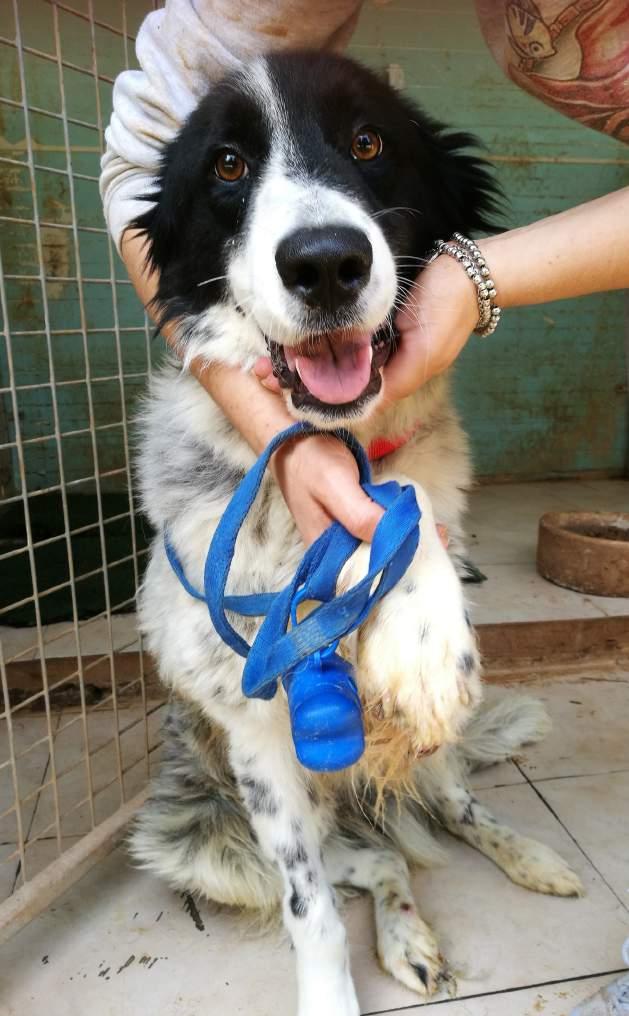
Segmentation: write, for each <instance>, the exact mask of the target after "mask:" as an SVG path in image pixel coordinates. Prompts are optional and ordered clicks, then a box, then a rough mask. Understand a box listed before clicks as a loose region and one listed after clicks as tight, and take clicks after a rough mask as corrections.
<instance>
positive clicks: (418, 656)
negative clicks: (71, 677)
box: [358, 527, 481, 756]
mask: <svg viewBox="0 0 629 1016" xmlns="http://www.w3.org/2000/svg"><path fill="white" fill-rule="evenodd" d="M426 528H427V532H426V533H425V535H424V534H422V542H423V543H424V546H421V545H420V551H419V552H418V554H417V556H416V558H415V560H414V561H413V563H412V565H411V567H410V568H409V569H408V571H407V573H406V574H405V575H404V577H403V578H402V579H401V581H400V582H399V583H398V585H397V586H396V587H395V589H393V590H392V591H391V592H390V593H389V594H388V595H387V597H385V599H384V600H383V602H382V603H381V604H380V605H379V607H378V609H377V611H374V613H373V614H372V616H371V617H370V618H369V619H368V621H367V622H366V624H365V625H363V627H362V629H361V631H360V634H359V639H358V674H359V680H360V683H361V690H362V692H363V694H364V696H365V698H366V699H367V700H368V701H369V700H372V701H373V700H375V701H378V702H379V708H380V711H381V714H382V715H383V716H384V717H386V718H388V719H391V720H393V721H394V722H396V723H397V724H398V725H399V726H400V727H402V728H404V729H406V730H407V731H408V732H409V734H410V736H411V738H412V742H413V745H414V750H415V752H416V754H417V755H418V756H419V755H421V754H422V753H427V752H430V751H433V750H435V749H436V748H438V747H440V745H443V744H450V743H453V742H454V741H456V740H457V738H458V735H459V733H460V731H461V729H462V728H463V726H464V724H465V722H466V720H467V719H468V718H469V715H470V712H471V710H472V709H473V707H474V706H475V705H476V704H477V703H478V702H479V701H480V696H481V683H480V658H479V653H478V647H477V645H476V639H475V636H474V632H473V631H472V629H471V628H470V625H469V623H468V620H467V616H466V612H465V605H464V600H463V592H462V589H461V584H460V581H459V579H458V577H457V575H456V573H455V570H454V567H453V565H452V562H451V561H450V559H449V557H448V555H447V553H446V551H445V550H444V549H443V547H441V545H440V544H439V539H438V536H437V534H436V530H434V531H433V532H431V531H430V530H429V529H428V527H426Z"/></svg>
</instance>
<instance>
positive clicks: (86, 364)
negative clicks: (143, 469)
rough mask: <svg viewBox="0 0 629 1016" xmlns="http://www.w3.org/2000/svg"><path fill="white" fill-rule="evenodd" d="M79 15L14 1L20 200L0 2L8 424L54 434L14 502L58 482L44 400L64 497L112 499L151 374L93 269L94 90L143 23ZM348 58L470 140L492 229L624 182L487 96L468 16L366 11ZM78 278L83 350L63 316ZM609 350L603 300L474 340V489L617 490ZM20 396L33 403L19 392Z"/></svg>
mask: <svg viewBox="0 0 629 1016" xmlns="http://www.w3.org/2000/svg"><path fill="white" fill-rule="evenodd" d="M88 3H89V0H68V3H64V5H63V7H58V9H57V22H56V25H55V23H54V21H53V11H52V7H51V5H50V4H49V3H47V2H45V0H20V4H19V10H20V23H21V31H22V36H23V39H22V41H23V45H24V47H25V48H26V49H25V55H24V72H25V81H26V97H27V104H28V106H29V107H30V109H31V112H30V129H31V132H32V140H33V149H34V157H35V162H36V165H37V169H36V171H35V175H36V184H37V185H36V195H35V199H33V196H32V193H31V186H30V180H29V174H28V169H27V167H26V165H25V162H26V152H27V143H26V130H25V122H24V112H23V109H22V108H21V106H22V90H21V82H20V69H19V66H18V61H17V54H16V49H15V46H14V45H13V40H14V38H15V25H14V22H13V15H12V5H11V3H9V2H8V0H4V2H0V35H1V36H2V37H3V38H4V40H5V41H4V42H3V43H0V96H2V99H1V100H0V157H1V158H0V216H1V218H0V230H1V234H0V252H1V255H2V261H3V268H4V272H5V274H6V275H7V276H8V278H7V280H6V292H7V300H8V325H9V329H10V331H11V334H12V336H13V340H12V344H13V356H14V367H15V380H16V383H17V385H18V386H19V387H18V411H19V414H20V421H21V426H22V436H23V437H25V438H28V437H29V436H31V437H37V436H41V435H42V434H50V435H53V436H51V438H50V440H47V441H44V442H40V443H33V444H31V445H28V444H27V445H25V455H26V468H27V473H28V486H29V489H30V490H34V489H38V488H41V487H44V486H49V485H51V484H53V483H55V482H58V473H59V464H58V455H57V450H56V447H55V441H54V426H53V422H54V421H53V396H54V397H55V398H56V404H57V408H58V413H59V418H60V421H61V432H62V434H64V435H67V436H63V437H62V439H61V443H62V454H63V464H64V469H65V472H66V478H70V479H79V478H81V477H89V476H90V475H91V474H93V472H94V470H97V471H98V472H99V473H100V474H102V475H103V484H102V485H103V487H104V488H105V489H107V488H111V487H113V488H115V487H116V486H117V485H118V484H119V483H120V484H122V483H124V482H125V470H124V467H125V447H124V433H125V428H124V426H123V425H122V424H123V418H124V417H126V414H128V413H129V412H130V411H132V409H133V405H134V403H135V400H136V398H137V395H138V393H139V392H140V391H141V390H142V388H143V386H144V383H145V376H146V371H147V365H148V362H149V356H150V343H149V341H148V339H147V333H146V330H145V327H144V317H143V313H142V308H141V307H140V304H139V302H138V300H137V299H136V297H135V295H134V293H133V291H132V289H131V286H130V285H129V284H128V282H126V280H125V274H124V270H123V268H122V266H121V264H120V263H119V261H118V259H117V258H116V257H115V256H114V257H113V259H112V258H111V248H110V244H109V242H108V239H107V236H106V233H105V231H104V225H103V220H102V213H101V208H100V201H99V196H98V186H97V177H98V161H99V154H100V149H101V145H102V129H103V126H104V125H105V124H106V122H107V120H108V117H109V113H110V108H111V87H112V82H113V78H114V77H115V75H116V73H117V72H118V71H119V70H121V69H123V68H124V67H126V66H134V53H133V43H132V37H133V35H134V34H135V32H136V30H137V26H138V24H139V23H140V21H141V19H142V17H143V15H144V13H145V11H146V10H147V9H148V8H150V7H151V6H152V4H151V3H150V2H149V0H126V3H125V2H124V0H94V2H93V6H92V8H91V9H92V12H93V24H92V23H91V22H90V19H89V17H87V16H86V15H87V14H88V13H89V10H90V8H89V7H88ZM437 8H438V9H437ZM57 42H58V43H59V50H60V55H61V74H62V78H63V84H64V91H65V101H66V110H65V112H66V115H67V120H68V131H69V138H70V157H71V172H72V176H73V185H74V195H75V202H76V208H77V218H78V241H79V242H78V247H79V251H78V254H79V258H78V259H79V265H78V266H77V263H76V260H77V259H76V251H75V246H74V243H73V233H72V230H71V228H70V226H71V222H72V216H71V200H70V177H69V175H68V172H67V170H68V165H67V153H66V147H65V143H64V133H63V120H62V118H61V114H62V92H61V89H60V66H59V61H58V59H57V57H58V53H57ZM352 52H353V54H354V55H355V56H356V57H358V58H359V59H362V60H364V61H365V62H366V63H369V64H370V65H372V66H375V67H377V68H381V69H383V70H384V69H386V68H387V67H389V66H390V65H392V64H394V65H397V67H398V68H399V69H401V73H402V74H403V77H404V82H405V88H406V89H407V91H408V93H409V94H410V95H411V96H412V97H413V98H414V99H416V100H417V101H419V102H420V103H422V104H423V105H425V106H426V108H427V109H428V110H429V111H430V112H432V113H433V114H434V115H436V116H438V117H440V118H442V119H443V120H444V121H446V122H448V123H451V124H453V125H456V126H459V127H465V128H468V129H470V130H472V131H474V132H475V133H476V134H478V136H479V137H480V138H481V139H482V140H483V142H484V143H485V144H486V146H487V149H488V152H489V156H490V158H491V159H492V160H494V161H495V164H496V169H497V172H498V176H499V179H500V180H501V182H502V184H503V186H504V189H505V191H506V193H507V195H508V196H509V199H510V204H511V212H510V218H509V224H510V225H518V224H521V223H525V222H529V221H531V220H533V219H535V218H538V217H540V216H543V215H547V214H551V213H553V212H556V211H560V210H561V209H563V208H567V207H570V206H571V205H574V204H577V203H578V202H581V201H584V200H587V199H588V198H592V197H595V196H597V195H599V194H603V193H606V192H608V191H611V190H613V189H615V188H618V187H620V186H623V185H625V184H626V183H628V182H629V150H628V149H627V148H626V147H624V146H622V145H620V144H619V143H616V142H614V141H612V140H611V139H609V138H606V137H603V136H599V135H597V134H596V133H594V132H593V131H589V130H587V129H586V128H583V127H581V126H579V125H577V124H573V123H571V122H569V121H567V120H565V119H563V118H562V117H561V116H559V114H557V113H555V112H553V111H552V110H550V109H547V108H545V107H544V106H543V105H542V104H541V103H538V102H536V101H535V100H533V99H532V98H530V97H529V96H527V95H525V94H524V93H522V92H520V91H519V90H518V89H517V88H516V87H515V86H514V85H512V84H511V83H510V82H509V81H507V80H506V79H505V78H504V77H503V75H502V73H501V71H500V70H499V68H498V67H497V66H496V65H495V64H494V63H493V60H492V58H491V56H490V54H489V53H488V51H487V50H486V48H485V46H484V43H483V41H482V38H481V36H480V32H479V30H478V26H477V23H476V17H475V13H474V7H473V3H472V0H442V2H441V3H440V4H438V5H437V4H436V3H435V2H434V0H433V2H432V4H431V2H430V0H417V2H414V3H413V2H412V0H406V3H404V0H401V2H398V3H387V4H382V3H367V4H366V5H365V10H364V13H363V16H362V19H361V22H360V25H359V28H358V31H357V33H356V36H355V39H354V42H353V45H352ZM398 73H399V71H398ZM33 109H37V110H40V112H36V111H33ZM51 114H52V115H51ZM55 171H56V172H55ZM33 200H35V201H36V203H37V208H38V211H39V216H40V219H41V223H42V227H41V239H42V252H43V258H44V271H45V293H46V296H47V302H48V307H49V313H50V327H51V329H52V332H53V335H52V358H51V359H52V364H51V362H50V358H49V355H48V349H47V344H46V337H45V335H43V334H42V333H43V332H44V331H45V315H44V301H43V297H42V292H41V285H40V282H39V279H38V275H39V258H38V249H37V244H36V236H35V227H34V225H33V224H32V221H31V220H32V219H33ZM584 242H587V238H584ZM77 269H80V270H77ZM112 277H113V284H112ZM79 278H82V280H83V281H82V287H83V293H84V305H85V314H86V324H87V328H88V334H87V343H84V339H83V335H82V325H81V319H80V313H79V299H78V296H79V281H77V279H79ZM90 280H99V281H90ZM625 336H626V321H625V318H624V301H623V296H621V295H618V294H615V295H606V296H600V297H591V298H587V299H583V300H580V301H570V302H567V303H563V304H553V305H548V306H546V307H544V308H534V309H528V310H522V311H513V312H510V313H509V314H507V315H505V320H504V324H503V325H501V327H500V329H499V330H498V332H497V333H496V335H495V336H493V337H492V338H491V339H489V340H486V341H485V342H483V341H482V340H479V339H473V340H472V341H471V342H470V343H469V344H468V347H467V349H466V350H465V351H464V353H463V355H462V357H461V358H460V361H459V364H458V367H457V372H456V373H457V378H456V389H457V397H458V402H459V405H460V407H461V410H462V414H463V418H464V422H465V424H466V426H467V428H468V430H469V432H470V434H471V436H472V440H473V445H474V451H475V459H476V464H477V470H478V472H479V473H481V474H484V475H498V476H504V475H508V476H517V477H530V476H540V475H543V476H554V475H561V474H566V473H573V472H581V471H588V470H597V471H599V470H600V471H605V472H610V473H620V472H622V471H623V470H624V467H625V465H626V462H627V429H628V426H627V420H628V417H627V390H626V377H627V375H626V364H625V348H624V341H625ZM2 342H3V346H2V348H1V349H0V372H1V374H2V380H1V387H2V388H5V386H6V385H7V376H8V365H7V358H6V347H5V345H4V343H5V339H3V340H2ZM86 350H87V352H86ZM53 375H54V377H53ZM121 378H122V381H121ZM51 381H54V384H51ZM34 385H40V386H41V387H25V386H34ZM88 385H89V386H90V387H91V395H92V400H93V406H94V415H95V422H96V427H97V429H96V455H95V452H94V444H93V441H92V439H91V437H90V435H89V434H87V433H82V434H81V433H79V434H75V433H74V432H76V431H81V430H85V427H86V421H87V419H88V409H89V407H88V394H89V393H88ZM12 413H13V409H12V404H11V400H10V398H9V396H8V394H7V393H6V391H5V392H4V393H3V394H2V395H0V444H1V443H3V442H6V441H11V440H12V439H13V436H14V421H13V419H12ZM15 479H16V478H15V461H14V459H13V457H12V455H11V454H10V452H9V453H4V454H3V453H2V451H0V485H2V487H3V489H4V494H5V496H7V495H8V496H10V494H11V492H12V490H13V488H14V487H15V485H16V484H15ZM85 489H86V490H88V489H89V484H87V485H86V488H85Z"/></svg>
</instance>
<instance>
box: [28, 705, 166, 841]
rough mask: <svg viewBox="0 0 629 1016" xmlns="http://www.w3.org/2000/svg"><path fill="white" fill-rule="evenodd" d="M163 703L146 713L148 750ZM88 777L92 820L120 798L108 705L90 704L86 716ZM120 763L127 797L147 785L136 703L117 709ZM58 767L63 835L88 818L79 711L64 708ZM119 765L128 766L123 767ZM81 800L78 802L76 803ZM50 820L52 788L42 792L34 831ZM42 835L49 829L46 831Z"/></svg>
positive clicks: (77, 830)
mask: <svg viewBox="0 0 629 1016" xmlns="http://www.w3.org/2000/svg"><path fill="white" fill-rule="evenodd" d="M162 713H163V707H162V709H159V710H157V711H155V712H153V713H151V715H150V716H149V718H148V728H149V750H150V749H151V748H153V747H154V745H155V744H156V743H157V741H158V737H159V726H160V723H161V720H162ZM87 724H88V742H89V756H90V764H91V779H92V788H93V792H94V811H95V822H96V823H98V822H100V821H102V820H103V819H104V818H107V817H108V816H109V815H111V814H113V812H114V811H115V810H116V808H118V807H119V805H120V804H121V793H120V780H119V765H118V762H119V760H118V750H117V745H116V740H115V733H116V724H115V718H114V713H113V711H112V710H110V709H108V710H98V709H97V710H90V711H89V712H88V716H87ZM118 729H119V730H120V731H121V733H120V753H121V757H120V764H121V766H122V769H123V782H124V791H125V797H126V799H127V800H128V799H129V798H130V797H133V796H134V795H135V794H136V793H138V792H139V791H140V790H141V789H142V787H143V786H145V785H146V782H147V779H148V773H147V768H146V758H145V733H144V722H143V714H142V710H141V707H140V706H132V707H130V708H126V709H121V710H119V713H118ZM54 753H55V765H56V768H57V774H58V776H57V794H58V800H59V811H60V815H61V831H62V834H63V835H64V836H77V835H80V834H83V833H87V832H89V830H90V829H91V828H92V818H91V812H90V807H89V803H87V799H88V797H89V789H88V787H89V783H88V770H87V765H86V750H85V739H84V727H83V720H82V717H81V715H80V713H78V712H64V714H63V716H62V719H61V722H60V724H59V729H58V731H57V734H56V736H55V742H54ZM124 770H128V771H126V772H124ZM81 801H84V802H86V803H83V804H81V805H80V807H77V805H79V803H80V802H81ZM54 820H55V801H54V796H53V793H52V788H47V789H46V790H45V791H44V792H42V794H41V797H40V801H39V804H38V807H37V811H36V814H35V818H34V821H33V835H42V833H43V832H44V830H45V829H47V828H49V826H50V824H51V823H52V822H54ZM47 835H50V833H48V834H47Z"/></svg>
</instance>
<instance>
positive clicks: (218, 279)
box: [197, 275, 227, 289]
mask: <svg viewBox="0 0 629 1016" xmlns="http://www.w3.org/2000/svg"><path fill="white" fill-rule="evenodd" d="M226 278H227V276H226V275H215V276H214V277H213V278H212V279H204V280H203V282H197V289H200V288H201V286H209V285H210V283H211V282H223V281H224V280H225V279H226Z"/></svg>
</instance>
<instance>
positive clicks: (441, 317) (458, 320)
mask: <svg viewBox="0 0 629 1016" xmlns="http://www.w3.org/2000/svg"><path fill="white" fill-rule="evenodd" d="M477 320H478V303H477V300H476V290H475V287H474V286H473V285H472V284H471V282H470V280H469V279H468V277H467V275H466V274H465V272H463V271H461V266H460V265H458V264H457V263H456V262H455V261H453V260H452V258H450V257H448V256H447V255H442V256H441V257H438V258H437V259H436V261H433V262H431V264H429V265H427V266H426V268H425V269H424V270H423V271H422V273H421V275H420V276H419V278H418V279H417V280H416V281H415V283H414V284H413V286H412V288H411V289H410V291H409V293H408V295H407V297H406V299H405V301H404V305H403V307H402V309H401V310H400V312H399V313H398V315H397V317H396V319H395V324H396V327H397V329H398V331H399V334H400V339H399V344H398V348H397V350H396V352H395V355H394V356H392V357H391V359H390V360H389V362H388V363H387V365H386V366H385V368H384V370H383V381H384V397H385V400H386V402H387V403H391V402H396V401H397V400H398V399H403V398H405V397H406V396H407V395H412V393H413V392H415V391H417V389H418V388H421V386H422V385H423V384H425V383H426V381H428V380H429V379H430V378H431V377H433V376H434V375H436V374H441V373H442V372H443V371H445V370H447V368H448V367H450V366H451V364H452V363H453V362H454V360H455V359H456V358H457V356H458V355H459V353H460V352H461V350H462V349H463V346H464V345H465V343H466V342H467V340H468V338H469V336H470V333H471V332H472V331H473V330H474V326H475V325H476V322H477Z"/></svg>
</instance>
